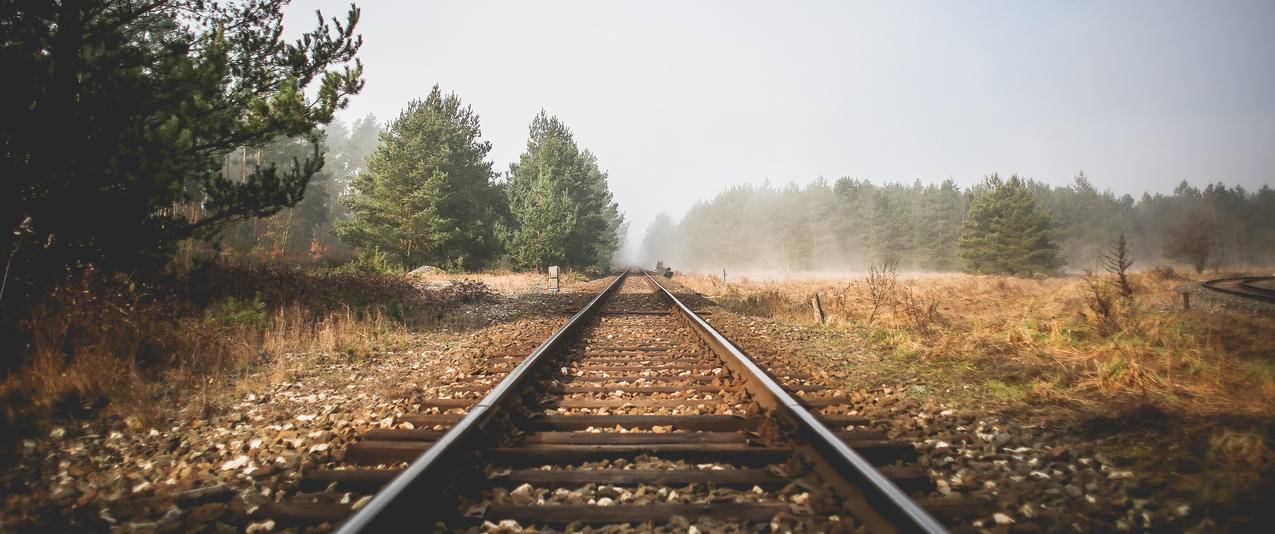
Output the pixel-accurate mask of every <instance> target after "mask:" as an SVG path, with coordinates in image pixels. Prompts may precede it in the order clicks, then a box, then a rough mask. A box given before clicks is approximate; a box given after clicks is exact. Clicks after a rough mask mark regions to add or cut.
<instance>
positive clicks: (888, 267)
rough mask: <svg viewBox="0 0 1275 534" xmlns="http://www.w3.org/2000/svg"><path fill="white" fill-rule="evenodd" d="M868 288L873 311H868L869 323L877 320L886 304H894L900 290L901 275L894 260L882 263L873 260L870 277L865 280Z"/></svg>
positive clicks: (869, 269) (869, 272)
mask: <svg viewBox="0 0 1275 534" xmlns="http://www.w3.org/2000/svg"><path fill="white" fill-rule="evenodd" d="M864 283H865V284H866V285H867V289H868V301H869V302H870V303H871V304H872V311H871V312H869V313H868V323H869V324H871V323H872V322H874V321H876V318H877V313H878V312H880V311H881V308H882V307H884V306H893V305H894V303H895V293H897V292H898V287H899V275H898V273H896V272H895V269H894V262H892V261H889V260H887V261H884V262H882V263H881V265H877V264H876V262H873V263H872V265H870V266H869V267H868V277H867V279H866V280H865V281H864Z"/></svg>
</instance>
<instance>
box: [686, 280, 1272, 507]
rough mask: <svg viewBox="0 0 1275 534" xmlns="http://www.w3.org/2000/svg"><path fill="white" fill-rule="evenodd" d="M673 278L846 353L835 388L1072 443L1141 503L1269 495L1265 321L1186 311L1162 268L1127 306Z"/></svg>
mask: <svg viewBox="0 0 1275 534" xmlns="http://www.w3.org/2000/svg"><path fill="white" fill-rule="evenodd" d="M1207 274H1208V273H1206V276H1207ZM675 280H677V281H679V282H681V283H682V284H684V285H686V286H688V287H690V288H693V289H695V290H696V291H698V292H700V293H703V294H705V295H707V296H709V297H710V298H713V299H714V300H715V301H716V302H717V303H718V304H720V305H722V306H724V307H726V308H728V309H730V310H732V311H736V312H738V313H742V314H746V315H753V316H760V317H768V318H771V319H774V320H778V321H781V322H784V323H790V324H794V325H802V326H804V327H809V328H817V329H820V330H821V331H823V332H825V333H828V334H830V336H824V338H823V339H826V338H830V339H832V340H834V341H832V342H827V343H824V344H823V345H821V346H820V348H819V350H820V351H821V352H822V353H823V355H820V356H818V357H821V358H827V359H828V361H829V364H828V365H832V366H836V365H846V364H845V363H842V362H845V361H847V359H846V358H841V357H840V355H842V354H857V355H860V357H857V358H850V359H849V360H852V361H853V362H855V363H854V365H853V366H847V367H848V368H847V369H846V372H845V373H844V374H843V376H845V377H846V378H845V380H846V384H845V386H846V388H848V389H859V388H879V387H894V388H904V389H906V390H908V391H914V392H916V394H917V395H941V396H943V397H944V398H951V400H953V401H963V402H965V403H967V404H970V405H972V406H976V407H979V408H981V409H985V410H997V411H1005V412H1011V413H1014V414H1017V415H1018V416H1019V417H1020V418H1022V419H1023V420H1024V421H1027V422H1030V423H1032V424H1045V425H1050V426H1052V427H1057V428H1061V429H1064V430H1065V431H1069V432H1075V433H1080V434H1083V435H1085V436H1086V437H1087V438H1088V439H1092V440H1093V441H1095V442H1097V443H1100V444H1102V445H1103V447H1104V449H1105V450H1106V451H1107V453H1108V455H1110V456H1112V457H1114V458H1118V459H1119V460H1121V461H1123V462H1124V463H1126V464H1128V465H1130V466H1131V467H1134V468H1136V469H1138V470H1139V471H1141V472H1143V473H1146V475H1147V476H1146V477H1145V478H1146V484H1147V485H1148V486H1149V487H1148V491H1149V492H1156V491H1167V492H1169V493H1172V494H1175V495H1178V496H1184V497H1186V498H1189V499H1190V500H1191V501H1193V502H1196V503H1199V504H1201V505H1204V506H1211V505H1220V506H1226V505H1228V504H1230V503H1234V502H1236V497H1237V496H1238V495H1244V494H1246V493H1248V494H1250V496H1251V494H1252V493H1257V494H1261V493H1262V492H1268V491H1269V489H1270V488H1269V486H1268V485H1267V484H1266V483H1265V481H1266V480H1271V479H1272V476H1273V475H1275V469H1273V466H1275V454H1273V453H1272V451H1273V450H1275V316H1272V315H1270V314H1269V313H1267V314H1265V315H1263V314H1262V313H1261V312H1254V311H1252V310H1246V309H1243V308H1236V309H1231V308H1228V307H1226V306H1217V305H1211V306H1210V305H1199V304H1197V305H1196V306H1193V309H1192V310H1191V311H1186V310H1184V309H1183V306H1182V296H1181V294H1180V293H1178V292H1177V291H1175V290H1176V288H1178V287H1179V286H1183V285H1184V284H1187V283H1190V282H1191V281H1190V280H1188V279H1187V278H1186V277H1184V276H1181V275H1179V274H1177V273H1175V272H1173V271H1172V270H1169V269H1156V270H1149V271H1145V272H1140V273H1137V274H1135V275H1133V276H1132V280H1131V282H1132V286H1133V290H1134V291H1133V294H1132V296H1130V297H1124V296H1121V295H1120V293H1119V292H1118V291H1117V290H1116V288H1115V286H1114V285H1113V284H1112V283H1111V280H1110V279H1107V278H1103V277H1090V278H1089V279H1088V280H1086V278H1085V277H1082V276H1067V277H1058V278H1044V279H1023V278H1008V277H994V276H974V275H963V274H943V275H932V274H925V275H903V276H894V275H893V274H892V273H876V275H875V276H869V275H861V276H857V277H846V278H840V279H830V278H824V279H817V280H809V279H806V280H803V279H789V280H749V279H747V278H742V279H736V280H733V281H729V282H728V283H723V282H722V280H721V278H719V277H716V276H701V275H678V276H676V277H675ZM816 294H818V296H819V300H820V302H821V304H822V307H823V310H824V312H825V315H826V318H825V322H824V324H819V320H818V318H817V315H816V313H815V311H814V308H813V306H812V302H811V301H812V299H813V297H814V296H815V295H816ZM1197 302H1198V300H1197ZM863 355H870V356H871V357H862V356H863ZM865 362H866V363H865ZM1266 494H1267V495H1269V493H1266Z"/></svg>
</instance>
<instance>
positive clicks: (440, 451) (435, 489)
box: [337, 270, 629, 534]
mask: <svg viewBox="0 0 1275 534" xmlns="http://www.w3.org/2000/svg"><path fill="white" fill-rule="evenodd" d="M628 274H629V271H627V270H626V271H624V272H623V273H620V275H619V276H616V278H615V281H613V282H611V284H610V285H608V286H607V288H606V289H604V290H603V291H602V292H601V293H598V295H597V296H596V297H593V300H591V301H589V303H588V304H587V305H585V307H584V308H581V309H580V311H579V312H576V314H575V315H573V316H572V317H571V319H570V320H568V321H567V323H566V324H564V325H563V326H562V327H561V328H559V329H558V330H557V331H556V332H554V333H553V335H551V336H549V338H548V339H546V340H545V341H544V343H541V344H540V346H539V347H536V349H535V350H533V351H532V352H531V354H530V355H528V356H527V358H526V359H524V360H523V361H522V362H521V363H519V364H518V366H517V367H515V368H514V370H513V371H510V372H509V374H508V375H507V376H505V378H504V379H503V380H501V381H500V383H499V384H497V385H496V387H495V388H493V389H492V390H491V392H490V393H488V394H487V396H485V397H483V399H482V400H481V401H479V402H478V404H476V405H474V406H473V407H472V408H470V410H469V413H467V414H465V417H463V418H461V420H460V421H458V422H457V423H456V424H455V425H454V426H452V428H451V429H450V430H448V431H447V433H446V434H443V436H442V437H441V438H439V440H438V442H437V443H435V444H434V446H432V447H430V448H429V449H427V450H426V451H425V452H423V453H421V454H420V456H417V457H416V459H415V460H413V461H412V463H410V464H408V465H407V467H405V468H404V469H403V472H402V473H401V474H399V475H398V476H396V477H394V479H393V480H391V481H390V482H389V483H388V484H386V485H385V487H383V488H381V490H380V491H378V492H376V495H375V496H373V497H372V500H371V501H369V502H368V503H367V505H365V506H364V507H363V508H360V509H359V511H358V512H356V513H355V514H354V515H353V516H351V517H350V518H349V519H348V520H346V522H345V523H343V524H342V525H341V528H340V529H339V530H338V531H337V532H339V533H341V534H354V533H359V532H402V531H409V530H410V531H422V530H432V529H433V528H434V521H436V518H435V517H432V516H433V515H435V514H433V513H430V512H431V511H437V510H436V509H437V508H438V507H439V506H440V505H442V506H447V504H445V503H444V502H440V501H445V499H441V492H442V490H443V488H444V487H445V486H446V485H447V484H446V483H445V481H449V479H450V475H452V474H454V473H455V472H456V470H458V469H459V468H462V467H465V466H466V465H465V464H466V463H467V462H466V455H468V454H469V453H472V452H474V450H475V448H474V447H472V446H471V445H473V443H474V441H475V440H477V439H478V438H479V437H480V435H481V434H482V430H483V428H484V427H485V426H486V425H487V424H488V423H489V422H491V421H492V419H493V417H494V416H495V415H496V414H497V413H498V412H499V411H500V407H501V406H502V405H503V404H504V403H505V402H507V401H509V400H510V399H511V398H512V397H513V396H514V394H515V393H517V392H518V391H520V390H521V388H522V387H523V386H525V385H526V382H527V380H528V378H529V377H530V376H531V375H532V372H533V371H534V370H535V368H536V367H537V366H538V365H539V364H540V363H542V362H543V361H545V360H546V359H547V358H546V356H545V355H546V354H548V353H550V352H552V351H554V350H555V349H557V348H559V347H560V346H561V345H562V344H563V343H564V342H565V341H566V340H567V339H568V338H569V337H570V336H571V335H572V334H574V333H575V331H576V330H578V329H579V328H580V326H581V325H583V324H584V323H585V322H586V321H587V320H588V319H589V318H591V317H592V316H593V315H594V314H595V313H596V312H597V311H598V309H599V308H601V307H602V306H601V305H602V303H603V302H604V301H606V299H607V298H608V297H610V296H611V294H612V293H614V292H615V290H616V288H618V287H620V284H621V283H622V282H623V281H624V279H625V278H626V277H627V276H628ZM452 508H453V509H454V508H455V507H454V506H452ZM423 512H424V513H423Z"/></svg>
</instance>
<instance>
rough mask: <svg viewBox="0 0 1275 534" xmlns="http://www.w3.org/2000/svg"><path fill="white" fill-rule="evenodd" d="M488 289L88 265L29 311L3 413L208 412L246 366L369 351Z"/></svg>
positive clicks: (388, 278)
mask: <svg viewBox="0 0 1275 534" xmlns="http://www.w3.org/2000/svg"><path fill="white" fill-rule="evenodd" d="M506 278H509V276H508V275H505V276H501V277H498V278H497V279H499V280H504V279H506ZM491 296H492V290H491V289H490V288H489V287H488V286H487V285H486V284H484V283H483V282H481V281H478V280H475V279H473V277H470V278H465V279H452V277H447V278H443V279H437V280H436V279H423V278H419V277H410V276H407V275H385V274H371V273H340V272H305V271H301V270H297V269H287V268H273V267H255V268H238V267H227V266H217V267H207V268H204V269H201V270H199V271H193V272H187V273H182V274H181V275H180V276H175V277H172V278H170V279H168V280H165V281H163V282H158V283H153V284H140V283H137V282H134V281H133V280H131V279H129V278H128V277H126V276H122V275H110V274H105V273H102V272H99V271H97V270H95V269H93V268H91V267H89V268H86V269H83V270H81V271H79V272H76V273H73V274H72V275H70V276H68V277H67V279H66V282H65V283H63V284H61V285H60V286H58V287H57V288H55V289H54V290H53V292H52V293H51V294H50V295H49V297H48V298H47V299H46V301H45V302H44V304H43V305H41V306H39V307H38V308H37V309H36V310H35V312H34V313H32V314H31V315H30V317H28V318H27V320H25V321H24V322H23V324H22V328H23V330H24V332H26V333H27V340H28V341H27V344H26V350H25V351H24V352H23V353H22V354H20V355H18V357H17V358H16V359H14V360H11V361H10V362H9V363H8V365H9V369H10V370H9V372H8V373H7V374H6V376H4V377H3V379H0V406H2V407H3V412H2V413H0V418H2V419H3V421H4V423H5V424H6V425H7V426H10V427H13V428H16V429H19V430H20V429H21V428H23V427H38V426H40V425H41V424H42V423H41V422H42V421H43V420H44V419H46V418H48V417H67V416H83V415H89V414H93V413H98V412H103V411H104V412H106V413H116V414H119V415H120V416H122V417H123V416H127V417H131V418H154V417H160V416H164V415H172V414H170V413H165V411H171V410H173V409H177V407H179V406H180V407H181V408H182V409H189V408H191V407H192V406H194V409H195V410H196V411H199V409H198V407H199V406H200V405H207V404H208V403H209V402H211V400H210V399H209V397H210V396H211V395H213V394H214V393H215V392H217V391H219V390H221V389H224V387H225V386H227V385H228V384H231V383H233V382H234V381H235V380H237V379H239V378H241V377H242V376H243V375H244V374H245V373H244V371H245V370H247V369H249V368H253V369H255V370H260V368H261V366H276V367H278V368H279V369H280V370H281V372H283V371H282V370H284V369H287V368H288V365H287V360H288V358H290V357H291V356H293V355H296V354H300V353H305V352H321V353H325V354H330V355H333V356H334V357H341V358H348V359H351V360H353V359H358V358H365V357H369V356H371V355H373V354H374V353H375V352H376V351H385V350H392V349H393V348H394V347H395V346H397V345H401V344H404V343H407V342H408V340H409V338H410V336H409V334H410V333H411V332H412V331H413V330H419V329H422V328H429V327H431V326H432V325H435V324H437V323H438V322H439V320H440V319H441V317H442V316H443V314H444V312H445V311H446V310H447V309H449V308H450V307H453V306H455V305H457V304H461V303H465V302H475V301H482V300H484V299H488V298H490V297H491ZM179 400H180V401H181V402H178V401H179ZM10 435H11V436H13V437H16V434H10Z"/></svg>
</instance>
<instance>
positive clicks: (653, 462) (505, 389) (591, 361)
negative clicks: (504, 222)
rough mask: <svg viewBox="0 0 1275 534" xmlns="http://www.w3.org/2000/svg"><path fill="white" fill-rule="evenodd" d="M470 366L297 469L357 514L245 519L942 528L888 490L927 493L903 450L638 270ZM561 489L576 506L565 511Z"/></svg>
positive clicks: (353, 528) (307, 507) (304, 506)
mask: <svg viewBox="0 0 1275 534" xmlns="http://www.w3.org/2000/svg"><path fill="white" fill-rule="evenodd" d="M772 363H773V364H774V365H775V367H770V368H767V367H764V366H766V365H768V364H772ZM485 365H486V367H484V368H483V369H482V370H481V371H479V373H477V374H475V375H473V376H471V377H470V378H471V379H470V380H464V381H460V382H458V383H455V384H452V386H451V388H450V389H449V390H447V393H445V394H443V395H447V396H449V398H437V399H432V400H427V401H425V402H423V403H422V406H421V409H422V413H420V414H413V415H406V416H402V417H400V418H399V422H407V423H411V425H401V426H411V427H412V428H393V429H378V430H372V431H369V432H367V433H365V434H364V435H363V436H362V440H360V441H359V442H357V443H354V444H353V445H351V446H350V447H349V448H348V449H347V451H346V454H345V458H344V461H345V462H346V463H347V464H349V465H350V467H348V468H341V469H325V470H315V471H311V472H308V473H305V474H304V477H303V478H302V480H301V486H302V487H311V488H322V487H332V486H333V485H335V486H336V487H339V488H340V489H342V490H344V491H349V492H352V493H355V494H360V493H361V494H374V495H373V496H372V497H371V498H370V500H366V499H365V500H363V502H362V506H361V507H359V508H358V510H353V509H352V507H351V506H350V505H348V504H346V505H334V504H319V503H305V502H281V503H272V504H269V505H266V506H263V507H262V508H261V509H260V510H258V511H257V512H256V515H257V516H259V517H269V518H273V519H276V520H278V521H282V522H285V523H300V524H306V523H323V522H327V523H332V524H340V532H345V533H354V532H383V531H405V530H413V531H420V530H431V529H436V528H437V529H444V530H450V529H463V528H467V527H471V526H477V525H481V524H483V522H487V521H490V522H492V523H495V524H500V522H501V521H509V520H514V521H517V522H518V523H519V525H521V526H523V527H527V526H532V525H537V526H549V527H557V528H561V527H564V526H568V525H593V526H602V525H616V524H625V523H628V524H633V525H640V524H651V525H653V526H662V525H665V524H666V523H668V522H669V521H670V520H673V519H674V518H675V516H681V517H683V518H685V519H686V520H689V521H695V520H697V519H699V518H702V517H712V518H714V519H717V520H721V521H726V522H729V523H730V524H734V525H738V526H741V527H742V528H745V529H747V530H754V528H753V527H757V528H763V529H764V530H766V531H769V530H770V529H769V525H770V524H771V522H772V521H774V520H777V519H779V520H784V521H795V522H797V523H798V524H800V525H803V526H805V528H806V530H809V531H823V530H843V529H845V527H850V526H852V525H853V528H852V529H855V530H857V529H860V528H865V527H866V528H867V529H869V530H871V531H873V532H895V531H901V532H941V531H943V530H944V528H943V526H942V525H941V524H940V523H938V522H937V521H935V519H933V518H932V517H931V516H930V515H929V514H928V513H927V512H926V511H925V510H924V509H923V508H922V507H921V506H920V505H918V504H917V503H916V502H914V501H913V500H912V499H910V498H909V497H908V495H907V494H906V493H905V490H918V489H920V490H923V489H926V488H927V487H929V484H930V481H929V478H928V477H927V476H926V474H925V473H924V472H923V471H922V470H921V469H919V468H917V467H915V466H910V465H906V464H907V462H909V461H912V460H914V459H915V451H914V450H913V449H912V445H911V444H910V443H908V442H902V441H895V440H890V439H887V436H886V435H885V432H882V431H880V430H873V429H871V428H870V421H868V420H867V419H866V418H864V417H861V416H856V415H849V414H845V413H844V411H845V410H833V413H824V411H825V409H828V408H836V407H844V406H845V405H849V404H850V403H851V399H849V398H847V397H845V396H827V395H822V396H821V395H819V393H821V392H824V388H823V387H820V386H815V385H805V383H804V380H803V379H806V378H809V377H808V376H805V375H803V374H802V373H800V372H797V371H793V370H789V369H786V368H784V367H783V365H782V363H781V362H761V361H754V360H753V359H751V358H750V357H748V356H747V355H745V354H744V353H743V352H742V351H740V350H739V349H738V348H737V347H735V346H734V345H733V344H732V343H731V342H730V341H729V340H727V339H726V338H725V337H724V336H723V335H722V334H721V333H719V332H718V331H717V330H715V329H714V328H713V327H712V326H710V325H709V324H708V323H707V322H706V321H705V320H704V319H703V318H701V317H700V315H699V314H697V313H696V312H695V311H693V310H691V309H690V308H689V307H687V306H686V305H685V304H683V303H682V302H681V301H680V300H679V299H678V298H677V297H676V296H675V295H674V294H673V293H672V292H670V291H668V290H667V289H666V288H664V287H663V285H662V284H661V283H660V282H659V281H658V280H657V279H656V278H654V277H651V276H650V275H648V274H646V273H634V274H631V273H630V272H625V273H622V274H621V275H619V276H617V277H616V278H615V280H614V281H613V282H612V283H610V284H609V286H608V287H607V288H606V289H605V290H604V291H602V293H600V294H599V295H597V296H596V297H594V298H593V300H592V301H590V302H589V304H587V305H586V306H585V307H584V308H583V309H581V310H580V311H579V312H578V313H576V314H575V315H574V316H573V317H572V318H571V319H570V320H568V321H567V323H566V324H565V325H563V326H562V327H561V328H560V329H559V330H558V331H556V332H555V333H554V334H553V335H551V336H550V337H549V338H548V339H547V340H545V341H544V342H543V343H542V344H541V345H540V346H539V347H537V348H536V349H535V350H534V351H533V352H532V353H531V354H530V355H528V356H526V357H516V356H503V355H502V356H496V357H491V358H488V359H487V360H486V363H485ZM784 384H787V385H784ZM443 395H440V397H442V396H443ZM836 412H841V413H836ZM404 462H407V463H406V466H405V467H399V468H394V467H393V466H395V465H399V466H402V465H403V463H404ZM578 488H587V489H591V490H593V493H592V496H591V497H589V498H588V500H587V501H586V502H580V499H578V498H577V499H575V500H571V499H569V498H568V497H569V496H570V495H571V491H570V490H571V489H578ZM842 518H845V519H842Z"/></svg>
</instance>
